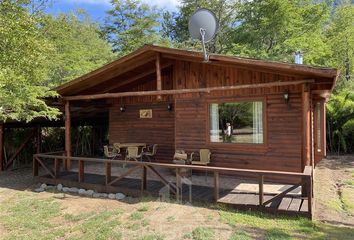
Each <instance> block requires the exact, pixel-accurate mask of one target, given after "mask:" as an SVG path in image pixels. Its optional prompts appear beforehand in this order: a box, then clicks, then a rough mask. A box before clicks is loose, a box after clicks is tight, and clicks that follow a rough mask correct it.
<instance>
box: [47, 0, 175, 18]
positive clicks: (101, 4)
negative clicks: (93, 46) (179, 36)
mask: <svg viewBox="0 0 354 240" xmlns="http://www.w3.org/2000/svg"><path fill="white" fill-rule="evenodd" d="M52 1H53V2H52V4H51V6H50V7H49V8H48V9H47V12H48V13H51V14H54V15H56V14H58V13H66V12H70V11H74V10H75V9H77V8H82V9H85V10H86V11H87V12H88V14H89V15H90V16H91V18H92V19H93V20H96V21H103V20H104V17H105V12H106V11H107V10H109V9H110V0H52ZM142 2H145V3H147V4H149V5H156V6H158V7H160V8H165V9H167V10H171V11H173V10H176V8H177V6H178V2H179V0H142Z"/></svg>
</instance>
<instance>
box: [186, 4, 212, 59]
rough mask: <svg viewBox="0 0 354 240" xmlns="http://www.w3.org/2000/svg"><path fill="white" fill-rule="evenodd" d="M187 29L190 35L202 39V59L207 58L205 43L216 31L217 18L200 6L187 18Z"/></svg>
mask: <svg viewBox="0 0 354 240" xmlns="http://www.w3.org/2000/svg"><path fill="white" fill-rule="evenodd" d="M188 29H189V33H190V35H191V37H192V38H193V39H196V40H201V41H202V46H203V52H204V61H206V62H207V61H208V60H209V56H208V54H207V52H206V49H205V43H207V42H209V41H210V40H212V39H213V38H214V37H215V35H216V32H217V31H218V20H217V18H216V16H215V14H214V13H213V12H212V11H210V10H209V9H206V8H200V9H198V10H197V11H195V12H194V13H193V15H192V16H191V18H190V19H189V23H188Z"/></svg>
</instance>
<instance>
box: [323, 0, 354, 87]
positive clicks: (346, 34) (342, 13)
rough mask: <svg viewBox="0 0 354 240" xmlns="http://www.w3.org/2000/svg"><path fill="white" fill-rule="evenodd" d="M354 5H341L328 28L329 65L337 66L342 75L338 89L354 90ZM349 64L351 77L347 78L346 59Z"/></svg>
mask: <svg viewBox="0 0 354 240" xmlns="http://www.w3.org/2000/svg"><path fill="white" fill-rule="evenodd" d="M353 23H354V5H353V4H350V3H344V4H342V5H339V6H338V7H337V8H336V9H335V11H334V13H333V16H332V19H331V22H330V24H329V26H328V29H327V43H328V45H329V46H330V48H331V50H332V56H331V57H330V58H329V59H328V65H331V66H334V67H337V68H338V69H339V70H340V71H341V73H342V74H341V76H340V78H339V80H338V82H337V88H336V90H337V91H340V90H341V89H351V90H352V91H354V24H353ZM347 60H348V64H349V75H351V79H350V80H349V81H347V80H346V79H345V73H346V61H347Z"/></svg>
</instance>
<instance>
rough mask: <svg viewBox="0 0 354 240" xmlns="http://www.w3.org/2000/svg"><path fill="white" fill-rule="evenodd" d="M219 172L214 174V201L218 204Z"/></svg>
mask: <svg viewBox="0 0 354 240" xmlns="http://www.w3.org/2000/svg"><path fill="white" fill-rule="evenodd" d="M219 185H220V184H219V172H214V200H215V202H218V200H219V198H220V196H219Z"/></svg>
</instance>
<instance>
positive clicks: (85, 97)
mask: <svg viewBox="0 0 354 240" xmlns="http://www.w3.org/2000/svg"><path fill="white" fill-rule="evenodd" d="M313 82H314V80H312V79H309V80H298V81H287V82H280V81H278V82H271V83H258V84H244V85H237V86H224V87H210V88H194V89H177V90H161V91H140V92H121V93H102V94H95V95H78V96H68V97H63V98H64V100H66V101H78V100H95V99H104V98H120V97H141V96H158V95H175V94H186V93H203V92H204V93H210V92H212V91H227V90H238V89H251V88H262V87H263V88H268V87H276V86H278V87H279V86H289V85H299V84H304V83H313Z"/></svg>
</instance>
